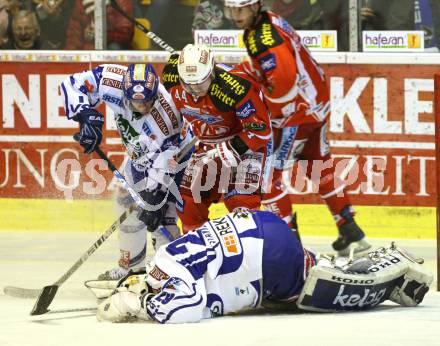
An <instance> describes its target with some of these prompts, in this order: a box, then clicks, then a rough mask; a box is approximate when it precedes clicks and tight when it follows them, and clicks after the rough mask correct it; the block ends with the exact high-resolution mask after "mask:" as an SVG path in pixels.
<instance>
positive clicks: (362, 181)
mask: <svg viewBox="0 0 440 346" xmlns="http://www.w3.org/2000/svg"><path fill="white" fill-rule="evenodd" d="M314 55H315V57H316V59H317V60H318V61H319V62H320V63H321V64H322V66H323V68H324V70H325V72H326V73H327V76H328V79H329V85H330V90H331V101H332V118H331V120H330V123H329V144H330V146H331V147H332V152H333V154H334V157H335V159H336V161H337V162H338V163H340V166H339V168H340V170H339V173H340V175H341V176H345V178H347V184H348V185H349V188H348V191H349V194H350V197H351V199H352V202H353V204H354V205H355V206H358V207H357V211H358V216H357V217H358V221H359V224H360V225H361V226H362V227H363V228H364V229H365V230H366V232H367V233H368V234H369V235H370V236H377V237H395V236H398V237H408V238H434V237H435V211H434V210H435V209H434V206H435V203H436V200H435V157H434V156H435V146H434V117H433V75H434V74H435V73H439V72H440V68H439V67H440V65H438V64H440V58H439V54H392V55H383V54H381V55H380V56H378V55H375V54H367V53H362V54H357V53H325V54H319V53H317V54H314ZM243 56H244V55H243V54H234V55H232V54H229V53H228V54H220V55H219V56H218V60H220V61H224V62H228V63H234V62H238V61H240V60H242V59H243ZM166 59H167V55H166V53H164V52H148V53H143V52H106V51H102V52H100V51H95V52H73V51H72V52H55V51H48V52H44V51H41V52H25V51H22V52H17V51H3V52H2V53H1V54H0V61H2V63H1V64H0V73H1V74H2V79H1V84H0V88H1V93H0V97H1V100H0V101H1V102H0V105H1V117H2V122H0V145H1V148H0V196H1V197H2V198H0V217H2V220H3V221H2V223H1V225H0V230H54V231H63V230H74V231H90V230H96V231H102V230H103V229H104V228H105V227H106V226H107V225H109V224H111V223H112V222H113V221H114V220H115V218H116V217H117V216H116V215H115V213H114V211H113V202H112V201H111V199H112V194H113V191H112V189H113V188H114V184H113V183H114V182H113V181H112V175H111V173H110V172H101V173H102V175H103V176H104V178H105V180H106V182H107V184H106V185H105V186H104V190H102V191H101V190H100V189H95V190H94V182H95V180H93V179H91V178H90V176H88V175H86V174H85V173H84V172H85V170H86V165H87V163H88V162H89V159H90V157H86V156H84V155H82V153H81V150H80V148H79V146H78V145H76V144H75V143H74V142H73V140H72V134H73V133H74V132H76V131H77V125H76V124H75V123H72V122H69V121H67V119H65V117H64V116H63V109H62V105H63V96H62V94H61V92H60V90H59V88H58V86H59V83H60V82H61V81H62V80H63V79H64V78H66V76H67V75H69V74H71V73H74V72H77V71H80V70H83V69H88V68H91V67H94V66H96V65H98V64H99V63H100V62H108V63H109V62H112V63H120V64H128V63H132V62H151V63H153V64H154V66H155V68H156V69H157V70H158V71H159V72H160V71H161V69H162V67H163V64H164V62H165V61H166ZM102 111H103V112H106V113H107V120H106V125H105V140H104V143H103V149H104V151H106V152H107V154H108V155H110V156H111V158H112V160H114V161H115V163H116V164H117V165H120V164H121V163H122V159H123V150H122V147H121V145H120V140H119V138H118V134H117V132H116V130H115V126H114V123H112V119H111V118H112V117H111V116H109V115H110V114H109V113H108V109H105V108H102ZM64 159H67V160H72V159H73V160H75V159H77V160H78V162H79V166H78V167H73V166H72V169H74V168H75V169H76V168H77V169H78V170H77V171H78V172H81V174H80V176H79V180H78V181H77V184H74V186H73V188H72V189H71V190H69V186H72V182H73V180H74V179H73V178H72V177H71V179H66V177H65V176H63V174H60V172H62V173H66V172H68V169H66V167H64V170H63V167H61V168H60V162H61V161H62V160H64ZM355 169H357V170H358V175H357V176H356V179H353V180H350V179H351V178H353V176H351V175H350V174H348V172H353V171H355ZM98 170H99V169H98ZM69 184H70V185H69ZM310 187H311V186H310V185H309V184H304V185H302V190H298V191H295V192H294V194H293V197H294V202H295V205H296V209H297V211H298V215H299V224H300V229H301V232H302V233H304V234H308V235H334V234H335V233H336V229H335V226H334V223H333V220H332V218H331V216H330V213H329V212H328V211H327V210H326V207H325V206H324V205H322V204H321V203H322V202H321V201H320V199H319V197H318V196H317V195H316V194H314V193H311V190H310ZM72 200H73V202H72V203H71V202H69V201H72ZM371 206H375V207H371ZM222 208H223V206H222V205H221V206H220V208H217V207H216V208H215V210H214V212H213V215H214V216H216V215H219V214H220V213H222V212H223V211H224V209H222ZM316 215H319V216H320V218H319V220H316V217H315V216H316Z"/></svg>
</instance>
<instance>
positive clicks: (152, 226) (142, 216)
mask: <svg viewBox="0 0 440 346" xmlns="http://www.w3.org/2000/svg"><path fill="white" fill-rule="evenodd" d="M139 194H140V195H141V197H142V199H143V200H144V201H145V203H146V204H148V205H151V206H156V205H158V204H160V203H162V201H163V200H164V198H166V193H165V192H163V191H161V190H156V191H141V192H140V193H139ZM167 209H168V204H164V205H163V206H162V208H160V209H158V210H154V211H150V210H145V209H142V210H140V211H139V212H138V214H137V218H138V219H139V220H141V221H142V222H143V223H144V224H145V225H146V226H147V230H148V231H150V232H154V231H155V230H156V229H157V227H159V226H160V225H161V224H162V223H163V221H164V219H165V214H166V212H167Z"/></svg>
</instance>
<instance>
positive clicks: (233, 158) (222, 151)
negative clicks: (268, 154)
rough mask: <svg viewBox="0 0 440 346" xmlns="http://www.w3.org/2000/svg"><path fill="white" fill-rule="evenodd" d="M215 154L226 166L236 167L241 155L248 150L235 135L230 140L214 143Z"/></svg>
mask: <svg viewBox="0 0 440 346" xmlns="http://www.w3.org/2000/svg"><path fill="white" fill-rule="evenodd" d="M216 149H217V155H218V156H219V157H220V159H221V160H222V162H223V164H224V165H225V166H226V167H228V168H229V167H237V166H238V165H239V164H240V162H241V157H240V156H241V155H243V154H244V153H245V152H246V151H248V149H249V147H248V146H247V145H246V143H244V142H243V140H242V139H241V138H240V137H238V136H235V137H233V138H232V139H230V140H227V141H225V142H221V143H217V144H216Z"/></svg>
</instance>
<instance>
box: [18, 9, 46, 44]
mask: <svg viewBox="0 0 440 346" xmlns="http://www.w3.org/2000/svg"><path fill="white" fill-rule="evenodd" d="M12 35H13V38H14V42H13V48H14V49H40V26H39V24H38V20H37V16H36V15H35V12H32V11H27V10H21V11H18V12H17V13H16V14H15V15H14V16H13V17H12Z"/></svg>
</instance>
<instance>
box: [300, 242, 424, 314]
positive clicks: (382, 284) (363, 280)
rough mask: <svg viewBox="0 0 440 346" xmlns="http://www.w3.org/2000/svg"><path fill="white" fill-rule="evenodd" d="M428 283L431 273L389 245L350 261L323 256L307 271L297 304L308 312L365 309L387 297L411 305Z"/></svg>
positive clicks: (414, 303) (417, 299)
mask: <svg viewBox="0 0 440 346" xmlns="http://www.w3.org/2000/svg"><path fill="white" fill-rule="evenodd" d="M431 282H432V275H431V274H430V273H429V272H427V271H426V269H424V268H422V267H421V265H420V264H418V263H416V261H415V260H413V259H411V257H410V256H408V255H404V253H403V251H402V250H401V249H399V248H396V247H395V246H394V245H392V246H391V247H389V248H381V249H379V250H377V251H373V252H370V253H368V254H367V255H365V256H364V257H361V258H359V259H357V260H355V261H354V262H350V261H348V259H346V258H339V259H337V260H336V261H335V262H334V261H330V260H328V259H325V258H321V259H320V261H318V265H317V266H315V267H313V268H312V269H311V270H310V271H309V275H308V277H307V279H306V281H305V284H304V287H303V289H302V291H301V294H300V297H299V299H298V302H297V305H298V306H299V307H300V308H301V309H304V310H311V311H348V310H365V309H368V308H372V307H374V306H376V305H378V304H379V303H381V302H383V301H385V300H387V299H390V300H392V301H394V302H396V303H399V304H402V305H406V306H415V305H417V304H418V303H420V302H421V300H422V299H423V296H424V295H425V294H426V292H427V290H428V287H429V285H430V284H431Z"/></svg>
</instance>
